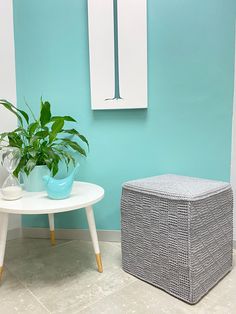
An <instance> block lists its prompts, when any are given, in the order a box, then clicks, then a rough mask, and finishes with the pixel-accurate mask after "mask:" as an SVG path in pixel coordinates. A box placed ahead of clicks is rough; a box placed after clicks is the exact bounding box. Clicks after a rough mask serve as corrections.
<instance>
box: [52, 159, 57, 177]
mask: <svg viewBox="0 0 236 314" xmlns="http://www.w3.org/2000/svg"><path fill="white" fill-rule="evenodd" d="M57 173H58V162H54V163H53V166H52V176H53V177H54V176H55V175H56V174H57Z"/></svg>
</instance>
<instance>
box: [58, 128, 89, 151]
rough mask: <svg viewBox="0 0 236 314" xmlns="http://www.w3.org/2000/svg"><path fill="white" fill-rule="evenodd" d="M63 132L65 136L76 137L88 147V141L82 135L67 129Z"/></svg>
mask: <svg viewBox="0 0 236 314" xmlns="http://www.w3.org/2000/svg"><path fill="white" fill-rule="evenodd" d="M63 132H64V133H67V134H71V135H76V136H78V137H79V138H80V139H81V140H82V141H83V142H84V143H86V145H87V146H88V147H89V143H88V140H87V139H86V137H85V136H84V135H82V134H80V133H79V132H78V131H77V130H75V129H69V130H63Z"/></svg>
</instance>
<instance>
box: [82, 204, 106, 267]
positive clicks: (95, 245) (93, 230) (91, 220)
mask: <svg viewBox="0 0 236 314" xmlns="http://www.w3.org/2000/svg"><path fill="white" fill-rule="evenodd" d="M86 215H87V220H88V225H89V231H90V235H91V239H92V243H93V249H94V252H95V256H96V262H97V266H98V271H99V273H102V272H103V267H102V258H101V253H100V249H99V244H98V236H97V230H96V224H95V219H94V214H93V208H92V206H88V207H86Z"/></svg>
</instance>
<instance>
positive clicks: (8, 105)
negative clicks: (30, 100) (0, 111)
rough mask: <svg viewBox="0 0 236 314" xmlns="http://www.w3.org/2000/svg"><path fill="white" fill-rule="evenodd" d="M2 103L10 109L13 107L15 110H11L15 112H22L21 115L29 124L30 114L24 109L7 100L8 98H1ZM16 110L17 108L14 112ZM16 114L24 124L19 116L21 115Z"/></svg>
mask: <svg viewBox="0 0 236 314" xmlns="http://www.w3.org/2000/svg"><path fill="white" fill-rule="evenodd" d="M0 103H1V104H2V105H3V106H5V108H7V109H8V110H10V109H9V107H11V109H12V110H13V111H12V110H10V111H11V112H13V113H14V114H16V111H18V112H20V113H21V115H22V116H23V117H24V118H25V121H26V122H27V124H29V116H28V114H27V113H26V112H25V111H24V110H21V109H18V108H17V107H16V106H14V105H13V104H11V103H10V102H9V101H7V100H5V99H1V100H0ZM13 108H14V109H13ZM14 110H15V112H14ZM16 116H17V117H18V119H19V120H20V121H21V124H22V123H23V121H22V119H21V118H19V115H18V114H16Z"/></svg>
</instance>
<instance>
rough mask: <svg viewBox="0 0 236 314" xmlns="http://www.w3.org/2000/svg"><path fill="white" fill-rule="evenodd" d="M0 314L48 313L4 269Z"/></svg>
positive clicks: (0, 294) (0, 293)
mask: <svg viewBox="0 0 236 314" xmlns="http://www.w3.org/2000/svg"><path fill="white" fill-rule="evenodd" d="M0 313H1V314H14V313H25V314H32V313H34V314H44V313H49V312H48V311H47V310H46V309H45V308H44V307H43V306H42V305H41V304H40V303H39V302H38V301H37V300H36V299H35V298H34V297H33V296H32V294H31V293H30V291H28V290H27V289H26V288H24V286H23V285H22V284H21V283H20V282H19V281H18V280H17V279H16V278H15V277H14V276H12V275H11V274H10V273H9V272H8V270H7V269H5V270H4V273H3V278H2V281H1V284H0Z"/></svg>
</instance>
